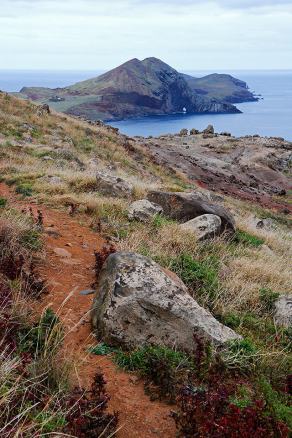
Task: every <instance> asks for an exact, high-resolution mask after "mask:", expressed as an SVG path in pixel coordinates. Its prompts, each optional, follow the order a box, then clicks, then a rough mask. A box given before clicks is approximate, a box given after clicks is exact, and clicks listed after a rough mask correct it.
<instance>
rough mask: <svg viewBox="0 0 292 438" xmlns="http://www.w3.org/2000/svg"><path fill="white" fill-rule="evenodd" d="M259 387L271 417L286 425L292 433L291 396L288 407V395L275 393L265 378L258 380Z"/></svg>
mask: <svg viewBox="0 0 292 438" xmlns="http://www.w3.org/2000/svg"><path fill="white" fill-rule="evenodd" d="M259 387H260V390H261V392H262V394H263V397H264V399H265V403H266V405H267V410H268V411H269V412H270V414H271V415H274V416H275V418H277V419H278V420H279V421H282V422H283V423H285V424H287V426H288V427H289V428H290V430H291V431H292V406H291V394H290V405H288V404H289V395H288V396H286V397H285V396H284V395H280V393H279V392H278V391H275V390H274V389H273V388H272V386H271V384H270V383H269V382H268V380H267V379H266V378H265V377H263V376H262V377H261V378H260V379H259Z"/></svg>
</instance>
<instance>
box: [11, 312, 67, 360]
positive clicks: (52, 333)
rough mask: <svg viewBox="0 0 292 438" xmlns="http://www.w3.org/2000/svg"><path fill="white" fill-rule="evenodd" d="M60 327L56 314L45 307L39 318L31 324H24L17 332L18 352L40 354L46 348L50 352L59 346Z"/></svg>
mask: <svg viewBox="0 0 292 438" xmlns="http://www.w3.org/2000/svg"><path fill="white" fill-rule="evenodd" d="M61 340H62V329H61V326H60V321H59V318H58V317H57V315H56V314H55V313H54V312H53V310H51V309H46V310H45V312H44V314H43V315H42V316H41V318H40V320H39V321H38V322H37V323H36V324H33V325H32V326H24V327H23V328H22V329H21V330H20V332H19V352H20V353H21V352H27V353H32V354H34V355H36V356H39V355H40V354H42V353H43V352H44V351H45V350H46V348H48V346H49V348H50V350H51V352H52V351H53V350H54V349H56V348H58V347H59V346H60V343H61Z"/></svg>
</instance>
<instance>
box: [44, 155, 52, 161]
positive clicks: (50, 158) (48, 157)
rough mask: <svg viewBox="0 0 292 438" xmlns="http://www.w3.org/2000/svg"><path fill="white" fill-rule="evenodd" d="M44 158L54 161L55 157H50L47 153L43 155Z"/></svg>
mask: <svg viewBox="0 0 292 438" xmlns="http://www.w3.org/2000/svg"><path fill="white" fill-rule="evenodd" d="M42 160H44V161H54V158H52V157H50V156H49V155H45V156H44V157H42Z"/></svg>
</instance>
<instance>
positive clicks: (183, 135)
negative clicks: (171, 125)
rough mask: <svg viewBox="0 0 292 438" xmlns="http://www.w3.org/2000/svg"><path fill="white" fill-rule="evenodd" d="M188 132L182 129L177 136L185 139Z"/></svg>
mask: <svg viewBox="0 0 292 438" xmlns="http://www.w3.org/2000/svg"><path fill="white" fill-rule="evenodd" d="M188 133H189V131H188V130H187V129H186V128H183V129H181V130H180V132H179V136H180V137H185V136H186V135H188Z"/></svg>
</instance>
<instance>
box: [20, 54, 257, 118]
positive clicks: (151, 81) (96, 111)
mask: <svg viewBox="0 0 292 438" xmlns="http://www.w3.org/2000/svg"><path fill="white" fill-rule="evenodd" d="M14 94H15V95H17V96H18V97H22V98H25V99H31V100H33V101H37V102H40V103H43V104H48V105H50V106H51V107H52V108H54V109H55V110H57V111H60V112H64V113H67V114H71V115H75V116H82V117H85V118H86V119H89V120H98V119H100V120H104V121H112V120H121V119H127V118H135V117H143V116H150V115H151V116H153V115H169V114H179V113H189V114H195V113H210V114H214V113H240V112H241V111H240V110H239V109H238V108H236V106H234V103H241V102H250V101H256V100H258V98H257V97H256V96H255V95H254V94H253V93H251V92H250V91H249V88H248V86H247V84H246V83H245V82H244V81H241V80H239V79H236V78H234V77H232V76H230V75H227V74H211V75H208V76H204V77H202V78H195V77H193V76H190V75H186V74H183V73H179V72H178V71H176V70H175V69H174V68H172V67H170V66H169V65H167V64H165V63H164V62H163V61H161V60H159V59H157V58H153V57H152V58H146V59H144V60H143V61H140V60H138V59H132V60H130V61H128V62H126V63H124V64H122V65H120V66H119V67H116V68H115V69H113V70H110V71H109V72H107V73H104V74H102V75H100V76H98V77H95V78H93V79H89V80H86V81H82V82H78V83H76V84H74V85H71V86H68V87H65V88H55V89H51V88H44V87H24V88H22V89H21V90H20V92H19V93H14Z"/></svg>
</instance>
